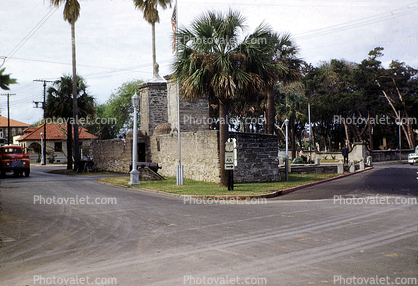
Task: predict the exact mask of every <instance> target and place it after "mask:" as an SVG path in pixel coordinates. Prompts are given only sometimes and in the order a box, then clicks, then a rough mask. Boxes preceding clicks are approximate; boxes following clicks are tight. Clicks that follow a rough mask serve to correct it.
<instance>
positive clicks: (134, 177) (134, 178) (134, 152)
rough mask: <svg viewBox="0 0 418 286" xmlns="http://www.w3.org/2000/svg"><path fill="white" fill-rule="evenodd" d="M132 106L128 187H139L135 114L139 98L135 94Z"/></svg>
mask: <svg viewBox="0 0 418 286" xmlns="http://www.w3.org/2000/svg"><path fill="white" fill-rule="evenodd" d="M132 105H133V107H134V130H133V143H132V145H133V146H132V170H131V172H130V175H131V180H130V181H129V183H128V184H129V185H139V184H140V182H139V172H138V170H137V166H136V165H137V164H136V161H137V160H136V158H137V156H138V151H137V148H138V146H137V145H138V135H137V133H138V127H137V121H138V119H137V117H138V116H137V113H138V110H137V109H138V106H139V96H138V95H137V94H136V91H135V94H134V95H133V96H132Z"/></svg>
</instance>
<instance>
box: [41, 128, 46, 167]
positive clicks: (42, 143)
mask: <svg viewBox="0 0 418 286" xmlns="http://www.w3.org/2000/svg"><path fill="white" fill-rule="evenodd" d="M41 150H42V151H41V153H42V159H41V165H45V157H44V134H43V133H42V132H41Z"/></svg>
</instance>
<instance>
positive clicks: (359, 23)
mask: <svg viewBox="0 0 418 286" xmlns="http://www.w3.org/2000/svg"><path fill="white" fill-rule="evenodd" d="M417 4H418V2H415V3H413V4H410V5H407V6H406V8H404V9H396V10H392V11H388V12H385V13H381V14H377V15H374V16H370V17H368V18H366V19H359V20H354V21H350V22H345V23H341V24H337V25H333V26H329V27H325V28H320V29H316V30H311V31H308V32H304V33H300V34H297V35H294V37H295V38H298V39H304V38H310V37H314V36H318V35H323V34H328V33H333V32H338V31H341V30H345V29H350V28H355V27H358V26H364V25H370V24H374V23H377V22H381V21H384V20H388V19H392V18H396V17H399V16H401V15H404V14H408V13H410V12H411V11H414V10H417V9H418V6H416V5H417Z"/></svg>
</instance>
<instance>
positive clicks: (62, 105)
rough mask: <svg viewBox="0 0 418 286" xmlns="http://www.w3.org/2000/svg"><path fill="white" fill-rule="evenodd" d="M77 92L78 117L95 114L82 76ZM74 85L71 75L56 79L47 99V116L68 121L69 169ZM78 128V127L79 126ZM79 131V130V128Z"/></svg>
mask: <svg viewBox="0 0 418 286" xmlns="http://www.w3.org/2000/svg"><path fill="white" fill-rule="evenodd" d="M76 86H77V94H78V101H79V103H80V104H79V108H78V114H77V117H84V118H85V117H87V116H89V115H93V114H94V112H95V109H94V98H93V97H91V96H89V95H88V94H87V92H86V89H87V86H86V84H85V82H84V79H83V78H82V77H77V82H76ZM72 87H73V80H72V77H71V76H63V77H61V78H60V79H59V80H56V81H55V82H54V84H53V86H51V87H50V88H48V91H47V93H48V96H47V101H46V110H45V114H46V116H47V117H53V116H55V117H58V118H63V119H65V120H66V121H67V122H68V123H67V158H68V160H67V169H69V170H70V169H71V168H72V165H73V162H72V153H73V152H72V138H73V136H72V126H73V124H72V123H74V122H72V121H71V120H70V119H71V118H73V109H72V108H71V106H72V105H71V103H72V101H73V100H72ZM77 128H78V127H77ZM77 131H78V130H77Z"/></svg>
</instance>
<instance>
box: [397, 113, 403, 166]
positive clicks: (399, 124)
mask: <svg viewBox="0 0 418 286" xmlns="http://www.w3.org/2000/svg"><path fill="white" fill-rule="evenodd" d="M397 119H398V122H396V124H398V126H399V160H400V161H402V148H401V126H402V121H401V111H399V110H398V118H397Z"/></svg>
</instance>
